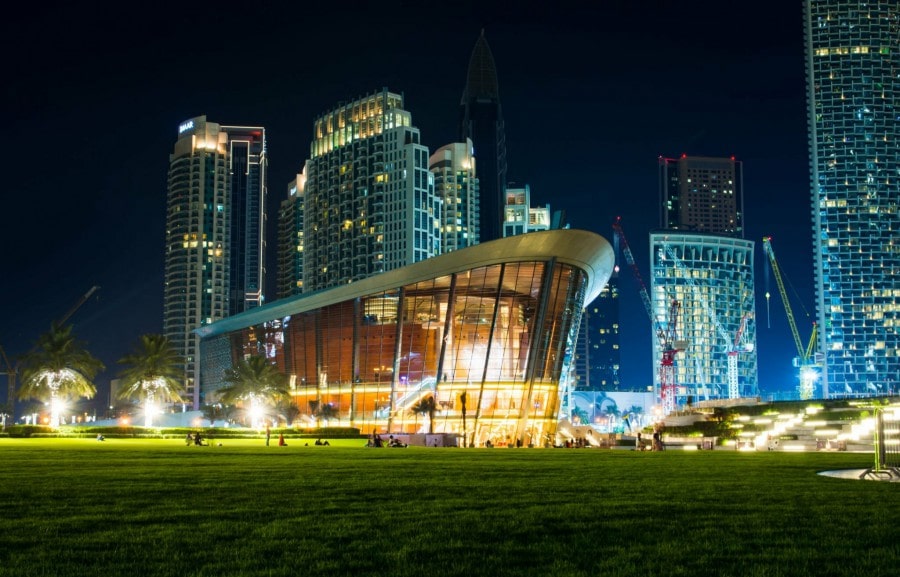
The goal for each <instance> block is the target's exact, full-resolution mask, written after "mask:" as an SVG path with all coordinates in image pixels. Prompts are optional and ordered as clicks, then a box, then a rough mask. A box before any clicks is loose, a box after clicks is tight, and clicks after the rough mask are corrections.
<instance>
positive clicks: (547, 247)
mask: <svg viewBox="0 0 900 577" xmlns="http://www.w3.org/2000/svg"><path fill="white" fill-rule="evenodd" d="M551 258H555V259H556V262H558V263H564V264H570V265H573V266H576V267H578V268H580V269H581V270H583V271H585V273H587V276H588V285H587V289H586V290H585V300H584V304H587V303H590V302H591V301H593V300H594V299H595V298H597V296H598V295H599V294H600V291H601V290H603V287H604V286H605V285H606V282H607V281H608V280H609V277H610V276H611V275H612V271H613V266H614V265H615V255H614V253H613V249H612V246H610V244H609V242H608V241H607V240H606V239H605V238H603V237H602V236H600V235H599V234H596V233H593V232H589V231H586V230H573V229H563V230H546V231H539V232H529V233H527V234H520V235H517V236H511V237H508V238H501V239H498V240H493V241H490V242H484V243H481V244H477V245H475V246H471V247H468V248H464V249H461V250H457V251H453V252H450V253H447V254H443V255H441V256H436V257H434V258H430V259H428V260H423V261H420V262H417V263H415V264H411V265H409V266H405V267H403V268H399V269H395V270H392V271H388V272H384V273H381V274H378V275H375V276H372V277H369V278H366V279H363V280H361V281H357V282H354V283H352V284H348V285H344V286H339V287H335V288H330V289H324V290H321V291H316V292H312V293H308V294H301V295H298V296H295V297H290V298H286V299H281V300H278V301H275V302H273V303H270V304H267V305H265V306H262V307H257V308H254V309H250V310H249V311H246V312H243V313H240V314H237V315H234V316H231V317H228V318H226V319H222V320H220V321H216V322H214V323H212V324H209V325H205V326H202V327H200V328H198V329H196V330H195V331H194V332H195V333H197V334H198V335H200V336H201V337H209V336H213V335H217V334H222V333H227V332H231V331H234V330H238V329H242V328H246V327H249V326H254V325H258V324H262V323H264V322H267V321H270V320H273V319H279V318H284V317H286V316H289V315H293V314H297V313H302V312H306V311H310V310H314V309H318V308H322V307H326V306H329V305H332V304H336V303H339V302H344V301H347V300H351V299H354V298H357V297H362V296H366V295H370V294H376V293H379V292H384V291H388V290H392V289H395V288H397V287H400V286H404V285H409V284H413V283H417V282H421V281H425V280H429V279H433V278H438V277H441V276H445V275H450V274H453V273H461V272H465V271H467V270H472V269H475V268H479V267H484V266H490V265H494V264H501V263H513V262H534V261H547V260H550V259H551Z"/></svg>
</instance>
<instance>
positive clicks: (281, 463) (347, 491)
mask: <svg viewBox="0 0 900 577" xmlns="http://www.w3.org/2000/svg"><path fill="white" fill-rule="evenodd" d="M303 442H305V441H303ZM303 442H301V441H299V440H291V442H290V446H288V447H277V446H274V445H275V443H273V446H270V447H266V446H264V444H263V442H262V441H259V440H229V441H225V442H223V446H211V447H186V446H184V444H183V443H182V442H181V441H175V440H120V439H110V440H107V441H106V442H103V443H99V442H97V441H94V440H85V439H0V575H2V576H16V577H28V576H81V575H84V576H88V575H90V576H98V577H108V576H117V575H129V576H173V577H174V576H178V577H201V576H204V577H205V576H217V577H222V576H233V575H241V576H244V575H246V576H267V577H275V576H315V575H354V576H357V575H390V576H416V577H430V576H435V575H459V576H477V575H491V576H501V575H533V576H553V575H559V576H563V575H565V576H596V575H622V576H638V575H640V576H642V577H646V576H669V575H685V576H688V575H690V576H694V575H716V576H745V575H746V576H757V575H758V576H763V575H766V576H780V575H783V576H816V577H823V576H830V575H867V576H888V575H890V576H893V575H896V572H897V566H898V561H900V539H898V535H900V527H898V522H900V484H898V483H880V482H873V481H850V480H845V479H835V478H830V477H824V476H821V475H817V474H816V473H817V472H818V471H822V470H830V469H853V468H865V467H868V466H870V465H871V464H872V456H871V455H862V454H852V453H850V454H848V453H774V452H773V453H738V452H735V451H727V450H717V451H706V452H683V451H665V452H661V453H637V452H633V451H608V450H598V449H590V450H584V449H582V450H564V449H434V448H430V449H426V448H416V447H410V448H407V449H387V448H385V449H367V448H365V447H362V444H363V442H362V441H335V442H334V445H333V446H331V447H316V446H308V447H305V446H302V443H303ZM310 445H312V443H310Z"/></svg>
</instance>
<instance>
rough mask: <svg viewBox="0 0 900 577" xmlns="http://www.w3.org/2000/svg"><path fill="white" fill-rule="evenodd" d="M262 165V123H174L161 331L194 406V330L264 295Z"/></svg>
mask: <svg viewBox="0 0 900 577" xmlns="http://www.w3.org/2000/svg"><path fill="white" fill-rule="evenodd" d="M267 165H268V159H267V155H266V140H265V129H264V128H262V127H252V126H226V125H221V124H217V123H214V122H208V121H207V120H206V117H205V116H198V117H195V118H192V119H190V120H187V121H185V122H183V123H182V124H181V125H180V126H179V129H178V140H177V141H176V142H175V147H174V150H173V152H172V154H171V155H170V156H169V174H168V193H167V204H166V253H165V292H164V299H163V332H164V334H165V335H166V337H168V338H169V340H170V341H171V343H172V344H173V346H174V347H175V348H176V350H177V351H178V353H179V354H180V355H181V356H182V357H183V358H184V359H185V367H184V387H185V393H186V395H185V396H186V397H187V398H188V399H189V400H190V402H191V404H192V405H193V406H194V407H195V408H196V407H199V405H200V402H201V398H200V390H199V387H198V386H195V385H196V384H197V383H199V364H198V362H197V360H198V357H199V351H198V346H199V338H198V337H197V336H196V335H195V334H194V333H193V331H194V329H197V328H199V327H200V326H202V325H205V324H209V323H212V322H214V321H217V320H220V319H222V318H225V317H226V316H229V315H232V314H236V313H239V312H242V311H244V310H248V309H250V308H254V307H256V306H259V305H261V304H262V303H263V301H264V286H265V201H266V180H267Z"/></svg>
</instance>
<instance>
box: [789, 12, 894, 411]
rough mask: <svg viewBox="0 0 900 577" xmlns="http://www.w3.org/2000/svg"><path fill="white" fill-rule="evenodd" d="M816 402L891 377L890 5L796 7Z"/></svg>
mask: <svg viewBox="0 0 900 577" xmlns="http://www.w3.org/2000/svg"><path fill="white" fill-rule="evenodd" d="M804 16H805V30H804V32H805V40H806V73H807V103H808V106H809V110H808V114H809V117H808V118H809V119H808V126H809V146H810V167H811V176H812V183H811V184H812V194H811V196H812V215H813V248H814V259H815V274H816V305H817V307H816V308H817V318H818V325H819V350H820V352H821V353H823V354H824V362H825V365H824V367H823V368H824V370H823V371H822V374H821V393H822V396H823V397H826V398H827V397H829V396H832V395H843V394H878V393H886V392H888V391H890V390H896V387H897V384H896V381H897V379H898V378H900V377H898V375H900V336H898V332H897V331H898V325H900V288H898V286H897V281H896V279H897V278H898V275H900V237H898V234H900V222H898V200H900V141H898V139H900V134H898V132H900V131H898V126H900V123H898V119H897V114H898V105H897V97H898V78H897V76H898V73H897V71H898V70H900V34H898V28H900V5H898V4H897V2H895V1H893V0H875V1H872V2H859V1H850V0H827V1H825V0H807V1H806V2H804Z"/></svg>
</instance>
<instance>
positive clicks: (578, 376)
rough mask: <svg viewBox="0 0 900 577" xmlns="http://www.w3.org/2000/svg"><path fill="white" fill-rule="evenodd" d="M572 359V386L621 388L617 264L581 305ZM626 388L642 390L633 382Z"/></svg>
mask: <svg viewBox="0 0 900 577" xmlns="http://www.w3.org/2000/svg"><path fill="white" fill-rule="evenodd" d="M579 333H580V334H579V336H578V346H577V349H576V351H575V358H574V360H573V369H574V372H575V381H576V383H575V387H574V388H576V389H578V390H580V391H620V390H623V389H622V388H621V383H620V381H619V363H620V354H619V267H615V268H613V272H612V276H611V277H610V278H609V281H608V282H607V283H606V286H605V287H603V290H602V291H601V292H600V295H599V296H598V297H597V298H596V299H594V302H592V303H590V304H589V305H588V306H586V307H585V308H584V316H582V317H581V325H580V326H579ZM626 390H641V387H639V386H637V385H636V384H632V385H631V386H629V387H627V389H626Z"/></svg>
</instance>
